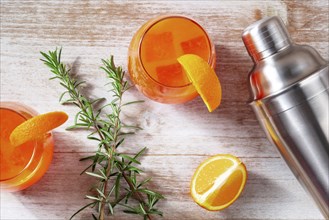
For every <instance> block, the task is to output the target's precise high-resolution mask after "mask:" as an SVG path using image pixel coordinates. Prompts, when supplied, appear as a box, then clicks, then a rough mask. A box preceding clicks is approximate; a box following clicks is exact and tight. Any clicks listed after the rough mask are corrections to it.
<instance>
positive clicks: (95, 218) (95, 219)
mask: <svg viewBox="0 0 329 220" xmlns="http://www.w3.org/2000/svg"><path fill="white" fill-rule="evenodd" d="M91 216H92V217H93V219H94V220H99V219H98V218H97V217H96V216H95V215H94V214H91Z"/></svg>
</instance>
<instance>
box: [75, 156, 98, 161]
mask: <svg viewBox="0 0 329 220" xmlns="http://www.w3.org/2000/svg"><path fill="white" fill-rule="evenodd" d="M94 157H95V156H94V155H92V156H87V157H83V158H81V159H80V160H79V161H84V160H92V159H94Z"/></svg>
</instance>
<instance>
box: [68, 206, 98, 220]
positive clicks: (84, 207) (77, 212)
mask: <svg viewBox="0 0 329 220" xmlns="http://www.w3.org/2000/svg"><path fill="white" fill-rule="evenodd" d="M96 203H97V202H91V203H88V204H87V205H85V206H83V207H82V208H81V209H79V210H78V211H76V212H75V213H74V214H73V215H72V216H71V218H70V220H71V219H73V218H74V216H76V215H77V214H79V213H80V212H81V211H82V210H84V209H86V208H88V207H89V206H92V205H94V204H96Z"/></svg>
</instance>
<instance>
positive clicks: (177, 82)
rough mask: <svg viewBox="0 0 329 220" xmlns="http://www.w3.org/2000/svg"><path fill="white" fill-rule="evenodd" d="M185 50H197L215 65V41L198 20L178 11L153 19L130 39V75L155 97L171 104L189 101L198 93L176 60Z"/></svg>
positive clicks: (194, 52) (135, 82)
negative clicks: (182, 14) (178, 14)
mask: <svg viewBox="0 0 329 220" xmlns="http://www.w3.org/2000/svg"><path fill="white" fill-rule="evenodd" d="M184 54H196V55H198V56H200V57H202V58H203V59H204V60H205V61H207V62H208V64H209V65H210V66H211V67H212V68H214V65H215V49H214V45H213V44H212V42H211V40H210V39H209V37H208V35H207V33H206V31H205V30H204V29H203V28H202V27H201V26H200V25H199V24H197V23H196V22H195V21H193V20H192V19H190V18H187V17H183V16H177V15H164V16H159V17H156V18H154V19H151V20H149V21H148V22H146V23H145V24H144V25H143V26H141V28H140V29H139V30H138V31H137V32H136V33H135V35H134V37H133V38H132V40H131V42H130V46H129V51H128V70H129V74H130V77H131V79H132V81H133V82H134V84H135V85H136V87H137V88H138V90H139V91H140V92H142V93H143V94H144V95H145V96H147V97H148V98H150V99H152V100H155V101H158V102H162V103H170V104H177V103H184V102H187V101H190V100H192V99H194V98H195V97H196V96H197V95H198V93H197V92H196V90H195V88H194V86H193V85H192V83H191V82H190V80H189V79H188V77H187V75H186V74H185V72H184V70H183V68H182V67H181V65H180V64H179V63H178V61H177V58H178V57H180V56H181V55H184Z"/></svg>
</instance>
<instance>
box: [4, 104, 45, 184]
mask: <svg viewBox="0 0 329 220" xmlns="http://www.w3.org/2000/svg"><path fill="white" fill-rule="evenodd" d="M0 109H8V110H10V111H13V112H15V113H16V114H18V115H20V116H22V117H23V118H24V119H25V120H28V119H29V117H30V118H31V117H33V116H36V115H38V112H36V111H35V110H34V109H32V108H31V107H29V106H27V105H25V104H22V103H19V102H10V101H4V102H3V101H1V102H0ZM22 112H23V113H24V114H22ZM33 145H34V147H33V152H32V155H31V157H30V159H29V161H28V162H27V163H26V165H25V166H24V168H23V169H22V170H20V171H19V172H18V173H17V174H16V175H14V176H11V177H9V178H5V179H2V178H1V176H0V183H1V182H6V181H9V180H12V179H15V178H16V177H18V176H19V175H20V174H21V173H23V172H24V171H25V170H26V169H27V168H28V167H29V166H30V164H31V163H32V162H33V159H34V158H35V154H36V151H37V147H38V142H37V141H36V140H33Z"/></svg>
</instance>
